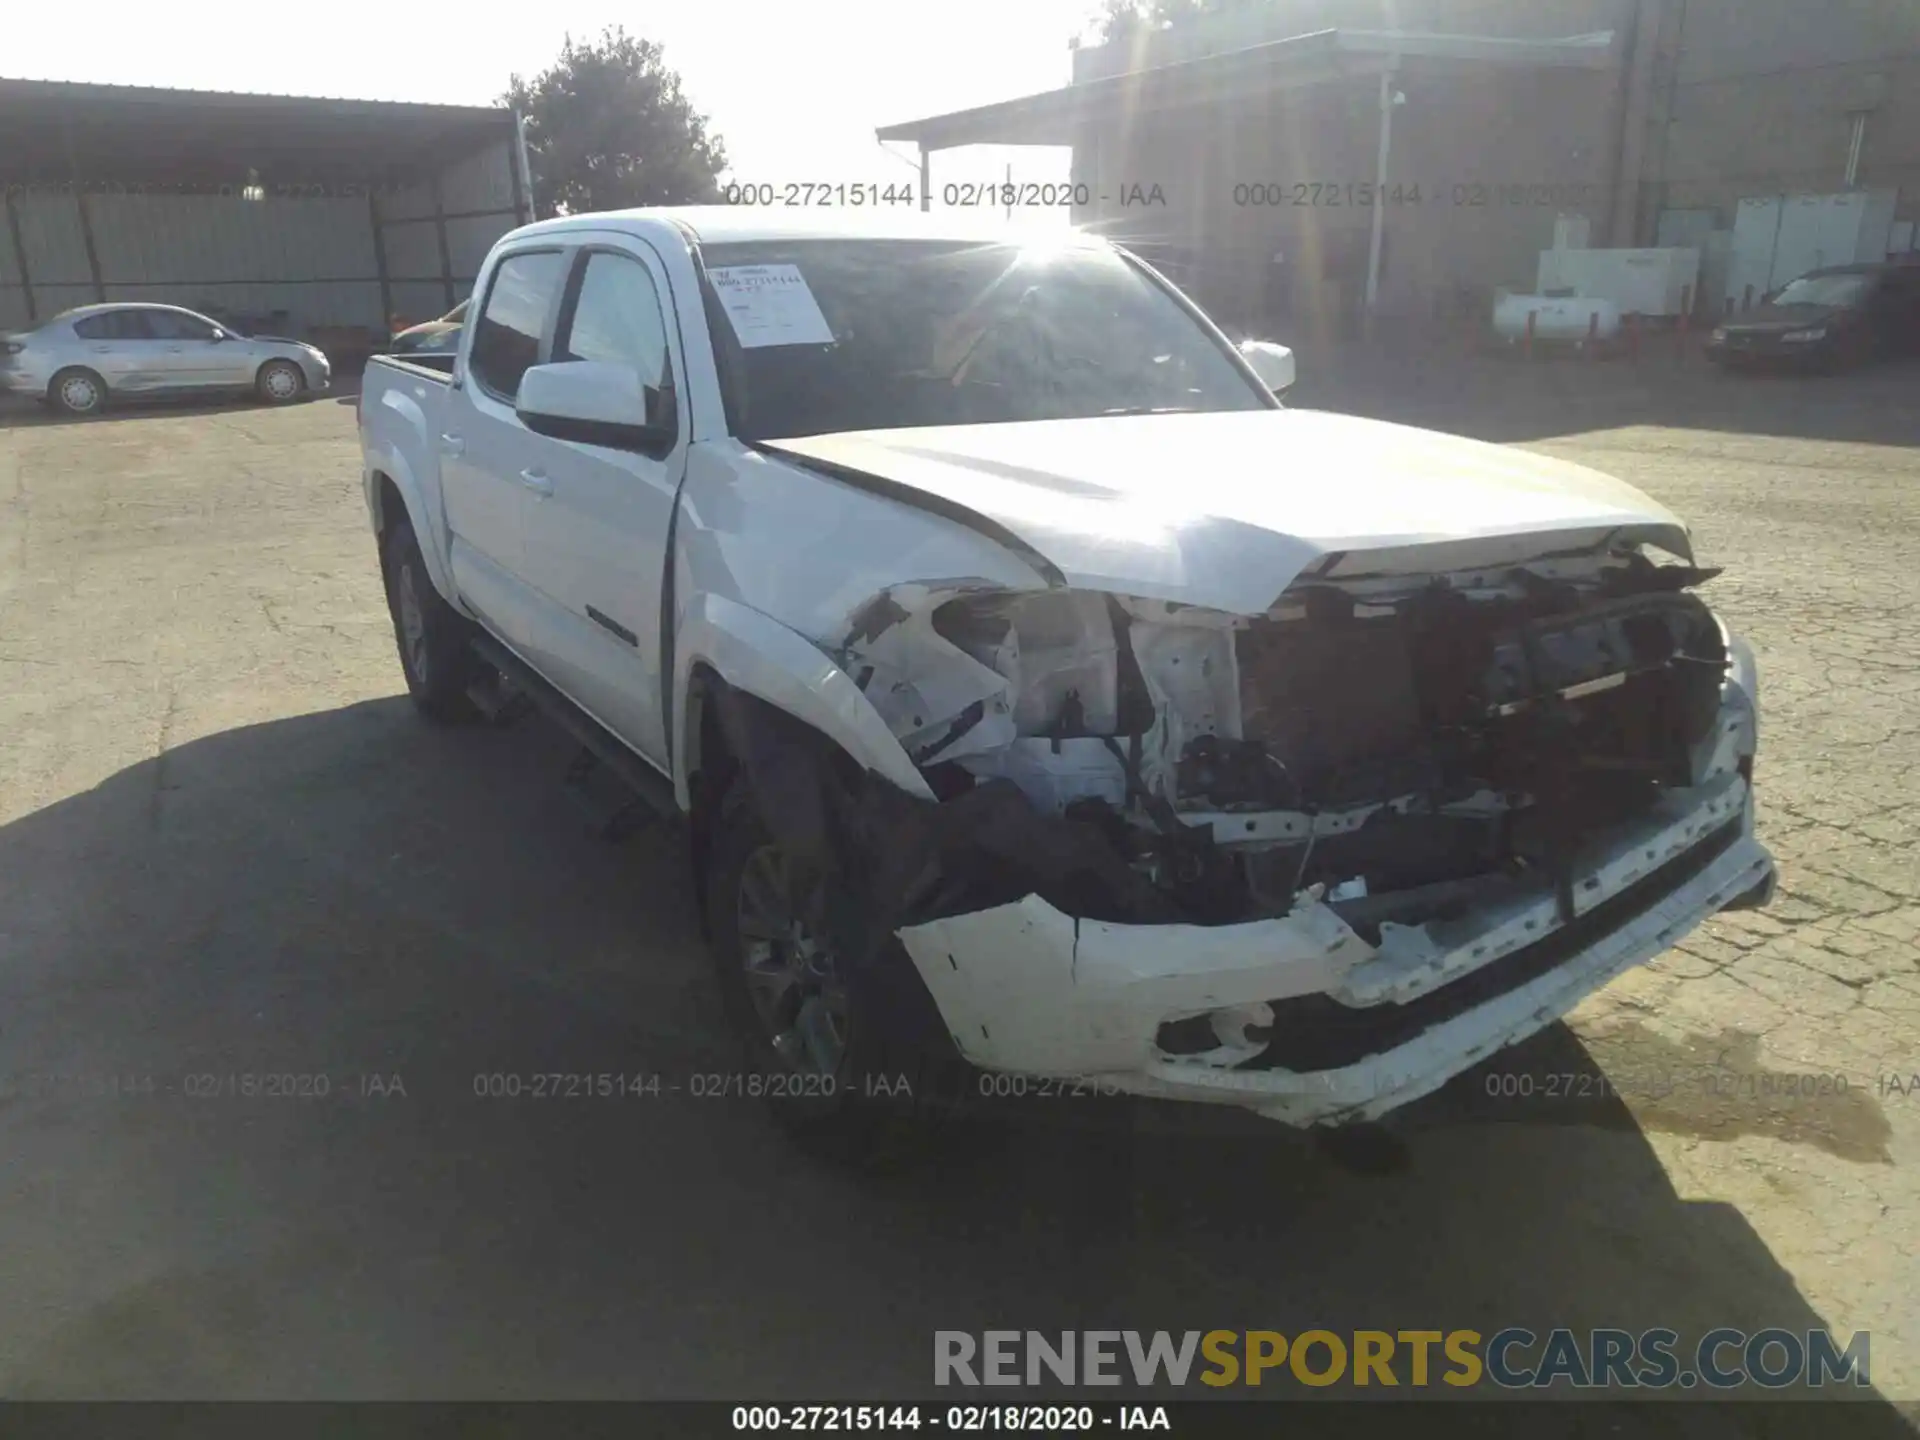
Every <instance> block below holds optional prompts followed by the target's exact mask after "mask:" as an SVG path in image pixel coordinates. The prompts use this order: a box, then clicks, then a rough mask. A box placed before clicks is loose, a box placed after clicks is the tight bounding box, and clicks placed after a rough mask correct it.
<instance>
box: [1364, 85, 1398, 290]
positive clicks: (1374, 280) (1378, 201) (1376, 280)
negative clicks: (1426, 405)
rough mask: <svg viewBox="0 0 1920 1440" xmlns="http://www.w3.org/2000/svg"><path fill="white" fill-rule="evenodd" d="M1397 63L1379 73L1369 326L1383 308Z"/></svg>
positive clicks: (1369, 253)
mask: <svg viewBox="0 0 1920 1440" xmlns="http://www.w3.org/2000/svg"><path fill="white" fill-rule="evenodd" d="M1397 68H1398V66H1397V63H1396V61H1391V60H1390V61H1388V62H1387V68H1386V69H1385V70H1383V71H1381V72H1380V150H1379V153H1378V155H1376V156H1375V158H1374V164H1373V234H1372V235H1371V236H1370V237H1369V239H1368V241H1367V322H1368V324H1369V325H1371V324H1372V322H1373V316H1374V312H1375V311H1376V310H1378V309H1379V307H1380V249H1381V244H1382V241H1383V238H1384V236H1385V234H1386V222H1387V193H1386V192H1387V164H1388V161H1389V160H1390V159H1391V158H1392V155H1393V77H1394V74H1395V71H1396V69H1397Z"/></svg>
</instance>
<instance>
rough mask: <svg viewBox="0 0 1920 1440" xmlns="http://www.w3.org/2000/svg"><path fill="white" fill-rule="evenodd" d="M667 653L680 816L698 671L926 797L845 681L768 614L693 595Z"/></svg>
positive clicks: (917, 777)
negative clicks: (708, 673) (701, 669)
mask: <svg viewBox="0 0 1920 1440" xmlns="http://www.w3.org/2000/svg"><path fill="white" fill-rule="evenodd" d="M673 654H674V665H673V789H674V795H675V798H676V799H677V800H678V801H679V803H680V808H681V809H682V810H683V811H685V810H690V809H691V808H692V795H691V790H690V782H691V778H692V777H691V774H690V767H689V765H688V755H687V736H688V734H689V731H690V728H691V726H692V724H693V723H694V704H695V699H696V697H695V696H694V693H693V675H694V672H695V670H696V669H697V668H699V667H700V666H702V665H705V666H706V667H707V668H709V669H711V670H712V671H713V672H714V673H715V674H717V675H718V676H719V677H720V678H721V679H722V680H724V681H726V682H727V684H729V685H731V686H732V687H733V688H734V689H736V690H740V691H744V692H745V693H747V694H749V695H754V696H757V697H759V698H760V699H762V700H764V701H766V702H767V703H768V704H769V705H772V706H774V707H775V708H776V709H779V710H782V711H784V712H785V713H786V714H788V715H791V716H793V718H794V719H796V720H799V721H801V722H802V723H804V724H806V725H809V726H811V727H812V728H813V729H815V730H817V731H819V732H820V733H821V734H822V735H824V736H826V737H827V738H828V739H829V740H831V741H833V743H834V744H836V745H838V746H839V747H840V748H841V749H842V750H844V751H846V752H847V754H849V755H851V756H852V757H853V758H854V759H855V760H857V761H858V762H859V763H860V764H861V765H863V766H865V767H866V768H867V769H869V770H871V771H873V772H874V773H875V774H877V775H881V776H884V777H885V778H886V779H888V780H891V781H892V782H893V783H894V784H895V785H898V786H899V787H900V788H901V789H902V790H904V791H906V792H907V794H909V795H912V796H914V797H915V798H916V799H920V800H932V799H933V798H934V794H933V791H932V790H930V789H928V787H927V782H926V780H925V779H924V778H922V776H921V774H920V772H919V771H918V770H917V769H915V768H914V764H913V761H912V760H910V759H908V758H907V752H906V751H905V750H904V749H902V748H901V745H900V742H899V741H898V740H896V739H894V738H893V732H892V731H891V730H889V729H888V728H887V723H886V721H884V720H882V719H881V718H880V713H879V712H878V711H877V710H875V709H874V708H873V706H872V704H871V703H870V702H869V701H868V700H867V697H866V696H865V695H864V694H862V693H861V690H860V687H859V686H858V685H855V684H854V683H853V677H852V676H850V675H848V674H847V672H846V671H844V670H842V669H841V668H840V667H839V666H838V665H836V664H834V662H833V660H832V658H831V657H829V656H828V655H827V654H826V653H825V652H824V651H822V650H821V649H820V648H819V647H818V646H817V645H815V644H813V642H812V641H810V640H808V639H807V638H806V637H805V636H803V635H800V634H799V633H797V632H795V631H793V630H789V629H788V628H787V627H786V626H785V625H782V624H781V623H780V622H779V621H777V620H775V619H773V618H772V617H771V616H768V615H764V614H762V613H761V612H760V611H758V610H755V609H752V608H751V607H749V606H746V605H742V604H740V603H739V602H738V601H735V600H728V599H725V598H724V597H722V596H719V595H710V594H709V595H700V596H696V597H694V598H693V599H692V600H691V601H689V603H688V605H687V609H686V613H685V615H684V616H683V617H682V618H681V621H680V628H679V631H678V634H677V635H676V637H675V643H674V651H673Z"/></svg>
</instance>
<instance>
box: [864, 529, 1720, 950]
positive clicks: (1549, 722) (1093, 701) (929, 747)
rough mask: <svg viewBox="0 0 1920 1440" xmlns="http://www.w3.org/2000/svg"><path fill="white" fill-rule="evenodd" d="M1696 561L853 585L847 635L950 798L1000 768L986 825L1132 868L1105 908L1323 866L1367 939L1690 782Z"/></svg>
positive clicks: (1697, 708)
mask: <svg viewBox="0 0 1920 1440" xmlns="http://www.w3.org/2000/svg"><path fill="white" fill-rule="evenodd" d="M1547 568H1548V567H1546V566H1542V567H1541V569H1542V571H1545V570H1546V569H1547ZM1707 578H1710V572H1704V571H1699V570H1694V569H1691V568H1690V567H1677V566H1676V567H1656V566H1654V565H1651V564H1649V563H1647V562H1645V561H1644V560H1643V559H1640V558H1638V557H1632V558H1627V557H1619V556H1615V557H1607V558H1604V559H1596V560H1594V561H1593V562H1591V563H1590V564H1588V565H1586V567H1585V568H1584V569H1582V568H1581V566H1579V565H1565V564H1562V565H1559V566H1557V567H1555V568H1554V569H1553V573H1550V574H1549V573H1537V572H1536V571H1535V570H1533V569H1527V568H1520V569H1516V570H1513V571H1509V572H1504V573H1501V574H1496V575H1474V576H1471V577H1462V576H1433V577H1424V578H1420V579H1414V580H1404V581H1398V582H1393V583H1383V582H1375V583H1373V584H1364V583H1360V582H1342V583H1341V584H1333V583H1329V582H1325V581H1319V582H1309V583H1305V584H1302V585H1301V586H1298V587H1296V588H1295V589H1294V590H1292V591H1290V592H1288V593H1287V594H1286V595H1284V596H1283V597H1282V598H1281V601H1280V603H1279V604H1277V605H1276V606H1275V607H1274V608H1273V609H1272V610H1271V611H1269V612H1268V613H1267V614H1265V615H1260V616H1251V617H1249V616H1230V615H1225V614H1221V613H1218V612H1212V611H1206V610H1200V609H1196V608H1193V607H1183V606H1176V605H1173V604H1169V603H1166V602H1156V601H1146V600H1128V599H1115V598H1113V597H1110V596H1105V595H1099V594H1093V593H1088V592H1080V591H1074V590H1051V591H1045V592H1038V593H1033V594H1005V593H994V594H983V593H978V592H975V593H965V594H952V593H950V594H947V595H945V596H941V595H939V594H928V595H923V596H919V597H916V599H915V601H914V602H911V603H903V604H894V605H890V606H885V607H879V608H876V606H874V605H870V606H868V607H867V609H866V610H865V611H863V618H864V619H868V620H878V621H882V622H884V623H883V624H882V625H881V626H880V627H879V629H878V633H875V628H876V627H875V626H874V625H872V624H864V623H863V624H862V625H860V626H858V627H856V629H855V632H854V634H853V635H851V636H850V637H849V640H848V643H847V645H846V648H845V651H844V653H843V654H842V655H841V657H840V658H841V659H842V661H843V663H844V664H845V665H846V666H847V668H848V670H849V673H852V674H855V675H856V676H860V677H863V688H864V689H865V690H866V693H867V695H868V698H869V699H870V700H872V702H873V703H874V705H875V708H876V709H877V710H878V711H879V712H880V714H881V715H882V717H883V718H884V719H885V720H886V721H887V723H888V724H889V726H890V727H891V728H892V729H893V731H894V733H895V735H896V736H898V737H899V738H900V740H901V743H902V744H903V746H905V747H906V749H907V752H908V754H909V755H910V756H911V757H912V758H913V759H914V760H915V762H916V763H918V764H920V765H921V766H922V768H923V770H924V771H925V772H926V773H927V774H928V776H929V783H930V784H932V785H933V788H934V790H935V793H936V794H939V795H941V796H942V797H943V798H944V800H945V803H947V804H949V805H951V804H954V803H957V802H958V801H960V800H964V799H967V797H968V796H969V795H970V793H971V792H972V791H973V790H975V789H977V788H979V787H984V786H993V787H994V788H995V792H996V793H998V794H1000V795H1001V796H1002V798H1001V799H1000V800H998V801H996V802H995V807H996V820H997V822H998V823H1007V824H1020V823H1026V824H1029V825H1031V824H1034V823H1037V822H1038V821H1040V820H1043V819H1045V820H1051V821H1057V822H1062V823H1064V824H1068V825H1071V826H1072V827H1073V834H1074V835H1075V837H1076V840H1075V853H1077V854H1080V855H1082V856H1083V857H1084V855H1085V853H1086V852H1085V850H1084V846H1085V844H1086V843H1087V842H1088V841H1089V840H1090V839H1092V838H1097V839H1098V841H1099V843H1100V844H1101V845H1102V846H1103V847H1104V848H1105V851H1106V854H1107V857H1108V860H1109V861H1110V862H1111V863H1110V864H1103V865H1102V866H1101V867H1100V868H1101V870H1102V872H1103V874H1104V877H1105V878H1104V880H1103V882H1102V883H1103V884H1104V885H1106V887H1107V889H1106V891H1105V892H1103V893H1105V894H1106V895H1107V897H1108V900H1109V901H1112V897H1113V895H1115V894H1117V893H1118V891H1116V890H1114V888H1113V886H1114V883H1115V877H1116V875H1117V874H1118V873H1119V872H1118V871H1116V870H1115V869H1114V868H1113V867H1114V866H1118V867H1120V869H1122V870H1124V871H1125V872H1126V873H1127V874H1128V875H1130V876H1132V877H1133V880H1130V881H1128V882H1126V883H1125V884H1124V885H1122V886H1121V889H1124V890H1126V891H1127V892H1129V895H1130V898H1129V899H1128V900H1127V901H1125V902H1122V903H1118V908H1119V909H1122V910H1134V909H1137V908H1139V906H1140V904H1141V895H1142V894H1143V893H1144V892H1143V891H1141V890H1140V889H1139V888H1137V886H1136V883H1135V882H1137V885H1138V886H1144V887H1146V890H1147V891H1151V892H1152V893H1154V894H1156V895H1157V896H1159V897H1160V898H1161V900H1162V901H1163V902H1164V903H1165V904H1166V906H1167V907H1168V908H1169V910H1170V912H1171V913H1173V914H1175V915H1178V916H1181V917H1183V918H1186V919H1189V920H1192V921H1196V922H1200V923H1206V924H1219V923H1226V922H1231V921H1237V920H1247V919H1256V918H1262V917H1269V916H1274V915H1280V914H1285V913H1287V912H1288V911H1289V910H1290V909H1291V908H1292V907H1293V906H1294V905H1295V903H1296V900H1297V897H1298V895H1299V894H1300V892H1301V891H1302V890H1303V889H1309V888H1311V887H1315V886H1320V887H1324V889H1323V890H1322V891H1321V892H1318V893H1323V894H1325V895H1326V896H1327V898H1328V901H1329V903H1332V904H1334V905H1335V908H1336V909H1337V910H1338V911H1339V912H1340V913H1342V914H1343V915H1344V916H1346V917H1347V918H1348V919H1349V920H1350V923H1352V924H1353V925H1354V926H1355V928H1356V929H1357V930H1358V931H1359V932H1360V933H1361V934H1362V935H1369V936H1377V934H1378V933H1379V928H1378V927H1379V926H1381V925H1382V924H1387V923H1412V922H1414V921H1417V920H1419V919H1422V918H1431V917H1434V916H1444V915H1446V914H1449V913H1455V912H1457V911H1459V910H1461V909H1463V908H1467V907H1471V906H1473V905H1475V904H1477V903H1480V902H1481V901H1483V900H1484V898H1485V896H1486V895H1487V894H1488V893H1490V892H1492V891H1497V890H1498V889H1499V888H1500V887H1502V886H1513V885H1515V884H1520V883H1530V884H1531V883H1540V882H1541V881H1542V879H1543V878H1550V877H1553V876H1556V875H1560V876H1564V875H1565V874H1568V873H1570V870H1571V866H1572V865H1573V863H1574V862H1575V861H1576V859H1577V857H1578V855H1579V853H1580V851H1581V849H1582V847H1583V846H1585V845H1588V844H1589V843H1590V842H1592V841H1594V840H1595V839H1596V838H1597V837H1600V836H1601V835H1602V834H1603V833H1604V832H1606V831H1608V830H1609V829H1610V828H1612V827H1617V826H1618V825H1620V824H1623V823H1625V822H1628V821H1630V820H1631V819H1632V818H1633V817H1635V816H1637V815H1640V814H1643V813H1645V812H1646V811H1647V810H1649V809H1650V808H1651V807H1652V806H1653V805H1654V804H1655V803H1656V802H1657V800H1658V798H1659V797H1660V796H1661V795H1662V794H1663V793H1666V792H1669V791H1672V790H1675V789H1682V788H1685V787H1687V786H1689V785H1692V784H1694V783H1695V782H1696V781H1697V780H1698V779H1699V778H1700V777H1699V776H1697V775H1695V773H1694V769H1695V767H1696V766H1697V765H1698V764H1699V763H1700V761H1699V759H1698V757H1699V755H1700V754H1701V753H1702V747H1703V744H1704V742H1705V739H1706V737H1707V736H1708V733H1709V732H1710V731H1711V730H1712V729H1713V728H1714V727H1715V725H1716V724H1717V723H1718V720H1717V717H1718V715H1719V712H1720V700H1721V687H1722V681H1723V678H1724V675H1725V673H1726V668H1727V654H1726V650H1725V642H1724V639H1723V636H1722V632H1721V630H1720V627H1719V625H1718V622H1717V621H1716V620H1715V619H1714V617H1713V615H1712V614H1711V612H1710V611H1709V610H1708V609H1707V607H1706V606H1705V605H1704V604H1702V603H1701V601H1700V600H1699V599H1698V598H1696V597H1695V596H1694V595H1692V594H1690V593H1688V589H1689V587H1690V586H1692V585H1694V584H1697V583H1699V582H1700V581H1701V580H1703V579H1707ZM1012 795H1017V796H1018V797H1019V801H1018V803H1019V805H1020V806H1021V807H1022V808H1023V810H1024V811H1025V812H1027V813H1028V814H1029V815H1030V817H1031V819H1029V820H1027V821H1024V822H1023V821H1020V820H1018V819H1016V818H1015V817H1013V816H1012V814H1011V813H1010V809H1009V806H1010V803H1011V802H1010V796H1012ZM970 833H973V834H974V835H975V836H976V839H977V838H978V837H979V832H978V831H977V830H971V829H970ZM1056 833H1057V832H1056ZM989 868H991V867H989ZM1003 879H1004V877H1003ZM957 883H958V884H959V888H961V889H963V890H964V888H965V884H964V882H957ZM987 888H989V889H992V890H993V891H994V892H995V893H999V892H1001V891H1003V890H1004V889H1005V888H1007V887H1006V885H1005V884H1004V883H1000V882H996V883H995V884H993V885H991V886H989V887H987ZM1082 901H1083V903H1085V898H1084V897H1082ZM1092 903H1093V908H1094V910H1096V911H1100V912H1102V913H1109V912H1111V911H1113V910H1114V909H1115V908H1116V906H1115V904H1114V903H1102V902H1100V901H1098V900H1096V901H1094V902H1092ZM1567 908H1568V911H1569V913H1570V912H1571V905H1570V904H1569V906H1568V907H1567ZM1071 913H1075V914H1089V913H1090V912H1089V911H1087V910H1074V911H1072V912H1071Z"/></svg>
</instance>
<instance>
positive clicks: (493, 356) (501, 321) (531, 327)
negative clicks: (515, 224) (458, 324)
mask: <svg viewBox="0 0 1920 1440" xmlns="http://www.w3.org/2000/svg"><path fill="white" fill-rule="evenodd" d="M565 275H566V257H565V256H564V255H562V254H561V253H560V252H559V251H558V250H536V251H531V252H526V253H523V254H519V255H509V256H507V257H506V259H504V260H502V261H501V262H500V264H499V265H498V267H496V268H495V270H494V272H493V283H492V284H491V285H490V286H489V287H488V290H487V303H486V305H485V306H484V307H483V308H482V310H481V311H480V319H479V322H478V323H477V324H476V325H475V326H474V330H473V350H472V354H471V357H470V358H469V359H468V361H467V369H468V370H469V371H470V372H471V374H472V375H473V378H474V379H475V380H476V381H478V382H479V384H480V386H481V388H482V389H484V390H486V391H487V392H489V393H490V394H492V395H494V396H496V397H497V398H499V399H501V400H505V401H507V402H508V403H512V401H513V399H514V398H515V397H516V396H517V395H519V393H520V377H521V376H522V375H524V374H526V373H527V368H528V367H529V366H531V365H535V364H538V363H539V359H540V335H541V332H542V330H543V329H544V328H545V326H546V320H547V316H548V315H549V314H550V313H552V310H553V302H554V300H555V298H556V297H557V296H558V295H559V293H560V284H561V281H562V280H563V279H564V278H565Z"/></svg>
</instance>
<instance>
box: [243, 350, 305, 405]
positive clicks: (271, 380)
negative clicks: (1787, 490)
mask: <svg viewBox="0 0 1920 1440" xmlns="http://www.w3.org/2000/svg"><path fill="white" fill-rule="evenodd" d="M253 388H254V389H255V390H256V391H258V392H259V395H260V398H261V399H262V400H264V401H266V402H267V403H268V404H269V405H286V404H289V403H291V402H292V401H295V400H298V399H299V398H300V397H301V395H303V394H305V393H306V389H307V377H306V374H305V373H304V372H303V371H302V370H301V369H300V367H299V366H298V365H296V364H294V363H293V361H291V360H269V361H268V362H267V363H266V364H264V365H262V366H261V367H260V373H259V375H257V376H255V377H254V382H253Z"/></svg>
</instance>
